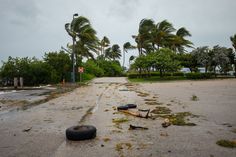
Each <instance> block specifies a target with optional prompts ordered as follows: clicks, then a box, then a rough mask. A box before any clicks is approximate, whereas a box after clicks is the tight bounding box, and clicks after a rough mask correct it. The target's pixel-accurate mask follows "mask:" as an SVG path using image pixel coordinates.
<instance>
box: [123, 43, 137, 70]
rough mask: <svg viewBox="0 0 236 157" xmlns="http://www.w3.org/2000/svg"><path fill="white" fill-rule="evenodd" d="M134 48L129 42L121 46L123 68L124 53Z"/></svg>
mask: <svg viewBox="0 0 236 157" xmlns="http://www.w3.org/2000/svg"><path fill="white" fill-rule="evenodd" d="M134 48H135V47H134V46H132V45H131V44H130V42H126V43H124V45H123V67H124V66H125V53H127V52H128V50H131V49H134Z"/></svg>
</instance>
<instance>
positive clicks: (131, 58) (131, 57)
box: [129, 56, 135, 67]
mask: <svg viewBox="0 0 236 157" xmlns="http://www.w3.org/2000/svg"><path fill="white" fill-rule="evenodd" d="M134 59H135V56H130V57H129V67H130V63H131V61H133V60H134Z"/></svg>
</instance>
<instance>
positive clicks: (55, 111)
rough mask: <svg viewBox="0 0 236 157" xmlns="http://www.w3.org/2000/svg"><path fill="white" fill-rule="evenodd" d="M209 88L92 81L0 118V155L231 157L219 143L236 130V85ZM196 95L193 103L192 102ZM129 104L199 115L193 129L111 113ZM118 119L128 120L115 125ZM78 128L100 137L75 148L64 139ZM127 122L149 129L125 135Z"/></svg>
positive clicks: (232, 153) (190, 84)
mask: <svg viewBox="0 0 236 157" xmlns="http://www.w3.org/2000/svg"><path fill="white" fill-rule="evenodd" d="M209 84H210V87H211V83H209V82H207V83H206V82H204V81H202V82H197V83H196V82H194V81H184V82H173V83H145V84H136V83H127V80H126V78H98V79H95V80H93V81H92V82H91V83H90V84H89V85H88V86H83V87H80V88H77V89H75V90H74V91H73V92H70V93H66V94H64V95H63V96H61V97H59V98H56V99H53V100H50V101H49V102H47V103H44V104H41V105H38V106H35V107H32V108H30V109H28V110H24V111H23V110H21V111H14V112H9V113H7V114H4V115H1V114H0V126H1V127H0V139H1V142H0V154H1V156H3V157H5V156H45V157H46V156H53V157H67V156H68V157H74V156H81V157H92V156H103V157H117V156H120V157H122V156H123V157H139V156H140V157H144V156H145V157H148V156H153V157H154V156H155V157H158V156H160V157H167V156H168V157H169V156H173V157H182V156H189V157H199V156H206V157H213V156H214V157H221V156H225V157H226V156H235V155H236V150H235V149H230V148H223V147H220V146H218V145H216V141H217V140H220V139H236V133H234V132H232V130H233V129H236V115H235V113H236V112H235V110H236V104H235V102H236V95H235V94H236V82H235V80H234V81H230V82H224V80H222V81H221V82H220V83H219V84H218V82H214V83H213V84H214V86H213V85H212V87H214V88H212V89H211V88H208V87H207V86H206V85H208V86H209ZM222 87H224V88H222ZM195 89H196V90H195ZM219 89H221V90H219ZM222 90H223V91H222ZM193 91H195V92H193ZM206 93H207V95H208V97H209V99H210V100H209V99H207V95H206ZM193 94H195V95H197V96H198V98H199V100H198V101H192V100H191V99H190V98H191V96H192V95H193ZM150 100H151V101H153V102H155V103H153V104H152V105H150V103H147V102H148V101H150ZM216 102H218V103H216ZM128 103H134V104H137V105H138V108H139V109H155V108H156V107H157V106H165V107H168V108H170V109H171V110H172V112H173V113H176V112H191V113H193V114H196V115H199V117H195V118H189V120H190V121H191V122H194V123H196V124H197V126H174V125H171V126H170V127H168V128H163V127H162V126H161V123H162V122H163V118H157V117H156V118H148V119H146V118H139V117H134V116H132V115H127V114H124V113H121V112H118V111H117V110H116V107H117V106H119V105H123V104H128ZM222 105H224V107H222ZM218 109H219V110H220V111H219V110H218ZM133 110H134V111H137V109H133ZM0 112H1V111H0ZM216 114H217V115H218V116H217V115H216ZM152 115H153V117H154V116H155V115H154V114H152ZM118 118H125V119H126V120H128V121H127V122H124V123H114V122H113V120H114V119H118ZM78 124H87V125H94V126H96V128H97V137H96V138H95V139H93V140H87V141H79V142H72V141H68V140H66V138H65V129H66V128H68V127H70V126H73V125H78ZM130 124H132V125H137V126H144V127H147V128H148V130H129V125H130ZM226 124H227V125H226ZM25 130H27V131H25Z"/></svg>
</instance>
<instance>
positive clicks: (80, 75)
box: [79, 72, 82, 83]
mask: <svg viewBox="0 0 236 157" xmlns="http://www.w3.org/2000/svg"><path fill="white" fill-rule="evenodd" d="M79 77H80V78H79V80H80V83H81V82H82V73H81V72H80V73H79Z"/></svg>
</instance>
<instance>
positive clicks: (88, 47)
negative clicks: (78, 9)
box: [70, 16, 98, 64]
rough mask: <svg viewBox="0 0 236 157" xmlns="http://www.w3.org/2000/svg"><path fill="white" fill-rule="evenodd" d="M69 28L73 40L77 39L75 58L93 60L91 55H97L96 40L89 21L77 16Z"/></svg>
mask: <svg viewBox="0 0 236 157" xmlns="http://www.w3.org/2000/svg"><path fill="white" fill-rule="evenodd" d="M70 28H71V30H72V36H73V38H75V39H77V40H76V48H75V50H76V51H75V52H76V54H77V55H76V56H80V57H84V56H85V57H90V58H94V56H93V53H96V54H97V53H98V38H97V36H96V31H95V30H94V29H93V27H92V25H91V23H90V21H89V20H88V19H87V18H86V17H83V16H78V17H76V18H74V19H73V20H72V22H71V25H70ZM76 58H77V57H76ZM76 60H77V59H76ZM77 64H78V63H77Z"/></svg>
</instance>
